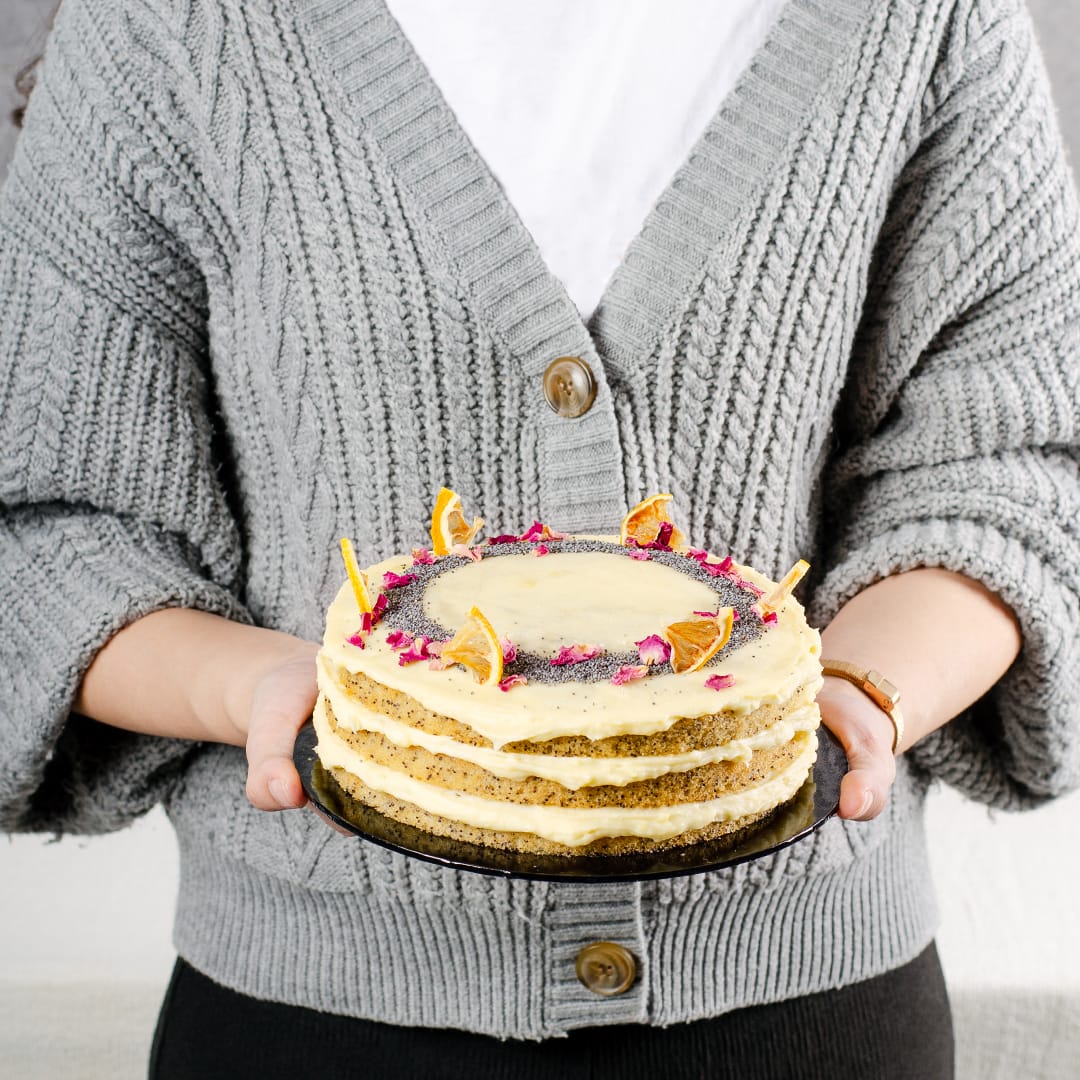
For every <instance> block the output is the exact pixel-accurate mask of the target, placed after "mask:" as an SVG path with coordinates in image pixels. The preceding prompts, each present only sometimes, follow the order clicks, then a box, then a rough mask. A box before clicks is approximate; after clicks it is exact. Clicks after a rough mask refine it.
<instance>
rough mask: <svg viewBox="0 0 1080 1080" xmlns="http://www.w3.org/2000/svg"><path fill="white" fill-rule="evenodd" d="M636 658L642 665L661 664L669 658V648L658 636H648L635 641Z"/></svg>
mask: <svg viewBox="0 0 1080 1080" xmlns="http://www.w3.org/2000/svg"><path fill="white" fill-rule="evenodd" d="M634 644H635V645H636V646H637V651H638V656H640V657H641V662H642V663H643V664H646V665H648V664H663V663H664V662H665V661H667V660H668V659H669V658H670V656H671V646H670V645H669V644H668V643H667V642H666V641H665V640H664V639H663V638H662V637H660V635H659V634H650V635H649V636H648V637H646V638H642V639H641V640H640V641H635V642H634Z"/></svg>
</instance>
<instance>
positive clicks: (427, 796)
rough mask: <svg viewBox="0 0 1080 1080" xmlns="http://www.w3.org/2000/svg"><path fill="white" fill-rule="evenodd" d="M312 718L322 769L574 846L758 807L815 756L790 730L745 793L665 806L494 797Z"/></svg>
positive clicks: (650, 834)
mask: <svg viewBox="0 0 1080 1080" xmlns="http://www.w3.org/2000/svg"><path fill="white" fill-rule="evenodd" d="M314 724H315V731H316V734H317V735H318V739H319V742H318V747H317V752H318V755H319V759H320V760H321V761H322V763H323V765H324V766H325V767H326V768H328V769H332V768H335V767H336V768H342V769H344V770H345V771H346V772H348V773H351V774H352V775H353V776H356V777H357V778H358V779H360V780H361V781H362V782H363V783H364V784H366V785H367V786H368V787H370V788H373V789H374V790H376V791H379V792H382V793H383V794H385V795H389V796H390V797H392V798H395V799H400V800H402V801H404V802H408V803H411V804H412V805H413V806H416V807H419V808H420V809H421V810H425V811H427V812H428V813H430V814H434V815H436V816H438V817H443V818H447V819H449V820H452V821H457V822H462V823H464V824H466V825H472V826H474V827H476V828H481V829H493V830H497V831H502V832H521V833H533V834H534V835H536V836H540V837H543V838H544V839H545V840H550V841H552V842H554V843H558V844H565V845H567V846H568V847H581V846H582V845H584V844H588V843H590V842H591V841H593V840H598V839H600V838H602V837H608V836H640V837H647V838H649V839H652V840H657V841H660V840H667V839H670V838H671V837H673V836H678V835H680V834H681V833H685V832H690V831H693V830H695V829H702V828H704V827H705V826H706V825H711V824H713V823H714V822H721V821H731V820H734V819H735V818H740V817H744V816H746V815H748V814H754V813H757V812H758V811H760V810H764V809H767V808H768V807H771V806H776V805H779V804H780V803H783V802H785V801H786V800H787V799H789V798H790V797H791V796H792V795H794V794H795V792H796V791H798V790H799V788H800V787H801V786H802V784H803V782H804V781H805V780H806V777H807V775H808V774H809V772H810V769H811V768H812V766H813V764H814V761H815V760H816V757H817V733H816V732H814V731H804V732H801V733H799V734H798V735H797V736H796V738H797V739H798V740H799V741H800V743H801V745H802V750H801V751H800V753H799V754H798V756H797V757H796V758H795V759H794V760H793V761H792V762H791V763H790V764H789V765H787V766H786V767H785V768H784V769H782V770H781V771H780V772H779V773H777V774H776V775H774V776H772V777H770V778H769V779H768V780H766V781H765V782H763V783H761V784H758V785H756V786H754V787H752V788H747V789H746V790H745V791H740V792H733V793H730V794H726V795H722V796H719V797H718V798H716V799H709V800H708V801H705V802H690V803H676V804H674V805H671V806H665V807H641V808H638V807H623V806H610V807H609V806H605V807H591V808H579V807H564V806H563V807H560V806H543V805H537V804H520V803H507V802H500V801H496V800H493V799H485V798H482V797H480V796H478V795H471V794H468V793H466V792H462V791H454V790H451V789H449V788H443V787H439V786H437V785H435V784H429V783H426V782H424V781H422V780H416V779H414V778H413V777H410V776H406V775H405V774H404V773H400V772H397V771H396V770H394V769H388V768H386V767H385V766H382V765H378V764H376V763H375V762H373V761H369V760H368V759H367V758H365V757H363V756H362V755H361V754H359V753H357V752H356V751H355V750H354V749H352V747H350V746H348V745H347V744H346V743H345V742H344V741H343V740H342V739H341V738H340V737H338V736H336V735H335V734H334V732H333V731H332V730H331V728H330V722H329V719H328V718H327V715H326V706H325V704H324V701H323V699H322V698H320V699H319V701H318V702H317V704H316V706H315V712H314Z"/></svg>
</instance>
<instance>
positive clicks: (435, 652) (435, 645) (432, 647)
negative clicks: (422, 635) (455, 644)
mask: <svg viewBox="0 0 1080 1080" xmlns="http://www.w3.org/2000/svg"><path fill="white" fill-rule="evenodd" d="M445 644H446V642H445V641H439V640H437V639H436V640H434V641H429V642H428V645H427V651H428V652H429V653H430V654H431V655H432V656H442V650H443V646H444V645H445Z"/></svg>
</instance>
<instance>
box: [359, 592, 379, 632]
mask: <svg viewBox="0 0 1080 1080" xmlns="http://www.w3.org/2000/svg"><path fill="white" fill-rule="evenodd" d="M380 595H381V594H380ZM374 625H375V612H374V611H365V612H363V614H361V616H360V629H361V630H363V631H364V633H365V634H369V633H371V628H372V627H373V626H374Z"/></svg>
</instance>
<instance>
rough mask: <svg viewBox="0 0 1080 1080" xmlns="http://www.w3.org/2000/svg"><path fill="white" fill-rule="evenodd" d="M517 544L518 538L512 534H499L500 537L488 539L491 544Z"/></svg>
mask: <svg viewBox="0 0 1080 1080" xmlns="http://www.w3.org/2000/svg"><path fill="white" fill-rule="evenodd" d="M517 542H518V538H517V537H516V536H514V535H513V534H512V533H499V535H498V536H489V537H488V543H489V544H516V543H517Z"/></svg>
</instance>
